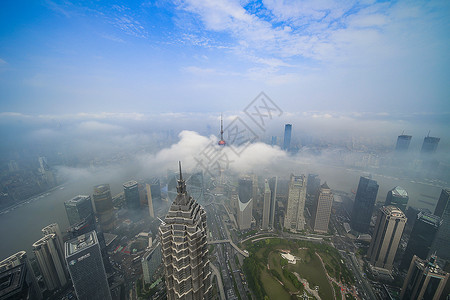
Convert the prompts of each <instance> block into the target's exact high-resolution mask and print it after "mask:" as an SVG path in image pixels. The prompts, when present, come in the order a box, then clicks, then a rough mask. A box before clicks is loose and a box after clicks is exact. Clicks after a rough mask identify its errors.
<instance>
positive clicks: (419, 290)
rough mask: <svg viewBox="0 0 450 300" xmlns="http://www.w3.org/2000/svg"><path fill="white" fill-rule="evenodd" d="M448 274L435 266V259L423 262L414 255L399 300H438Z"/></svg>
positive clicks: (432, 257)
mask: <svg viewBox="0 0 450 300" xmlns="http://www.w3.org/2000/svg"><path fill="white" fill-rule="evenodd" d="M448 276H449V274H448V273H447V272H445V271H443V270H442V269H441V268H439V266H438V265H437V264H436V257H435V256H431V258H430V259H428V260H423V259H420V258H418V257H417V256H415V255H414V257H413V259H412V261H411V264H410V266H409V269H408V274H407V275H406V279H405V281H404V283H403V287H402V291H401V293H400V299H401V300H421V299H429V300H439V298H440V297H441V295H442V291H443V290H444V287H445V284H446V283H447V280H448Z"/></svg>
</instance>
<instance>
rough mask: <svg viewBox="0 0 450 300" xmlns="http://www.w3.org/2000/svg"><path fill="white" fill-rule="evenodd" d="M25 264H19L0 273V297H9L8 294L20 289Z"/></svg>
mask: <svg viewBox="0 0 450 300" xmlns="http://www.w3.org/2000/svg"><path fill="white" fill-rule="evenodd" d="M24 271H25V265H24V264H21V265H18V266H16V267H14V268H12V269H9V270H6V271H3V272H1V273H0V298H2V299H3V297H4V296H6V297H7V298H5V299H9V297H8V294H11V293H13V292H14V291H16V290H20V289H21V287H22V285H23V281H24V275H25V274H24ZM10 296H11V295H10Z"/></svg>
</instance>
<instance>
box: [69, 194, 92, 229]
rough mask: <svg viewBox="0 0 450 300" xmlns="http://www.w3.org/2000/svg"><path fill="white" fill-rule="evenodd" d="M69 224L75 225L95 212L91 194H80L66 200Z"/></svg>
mask: <svg viewBox="0 0 450 300" xmlns="http://www.w3.org/2000/svg"><path fill="white" fill-rule="evenodd" d="M64 207H65V208H66V213H67V219H69V224H70V225H74V224H76V223H79V222H81V221H82V220H84V219H85V218H86V217H88V216H89V215H91V214H93V213H94V209H93V208H92V201H91V197H90V196H85V195H78V196H75V197H73V198H72V199H70V200H67V201H65V202H64Z"/></svg>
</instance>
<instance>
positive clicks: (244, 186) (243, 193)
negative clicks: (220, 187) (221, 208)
mask: <svg viewBox="0 0 450 300" xmlns="http://www.w3.org/2000/svg"><path fill="white" fill-rule="evenodd" d="M252 209H253V182H252V180H250V179H239V181H238V209H237V222H238V225H239V229H241V230H246V229H250V228H251V226H252V218H253V215H252Z"/></svg>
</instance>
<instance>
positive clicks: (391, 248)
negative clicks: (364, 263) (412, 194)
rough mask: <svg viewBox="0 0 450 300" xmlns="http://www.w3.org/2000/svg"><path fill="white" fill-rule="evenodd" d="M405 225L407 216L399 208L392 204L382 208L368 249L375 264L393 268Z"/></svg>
mask: <svg viewBox="0 0 450 300" xmlns="http://www.w3.org/2000/svg"><path fill="white" fill-rule="evenodd" d="M405 225H406V216H405V214H404V213H403V212H402V211H401V210H400V209H399V208H397V207H395V206H392V205H390V206H383V207H381V208H380V210H379V211H378V215H377V222H376V224H375V229H374V233H373V237H372V241H371V242H370V246H369V250H368V251H367V256H368V258H369V260H370V263H371V264H372V265H373V266H375V267H378V268H382V269H386V270H389V271H391V270H392V267H393V263H394V257H395V254H396V253H397V249H398V244H399V243H400V239H401V238H402V234H403V229H404V228H405Z"/></svg>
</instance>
